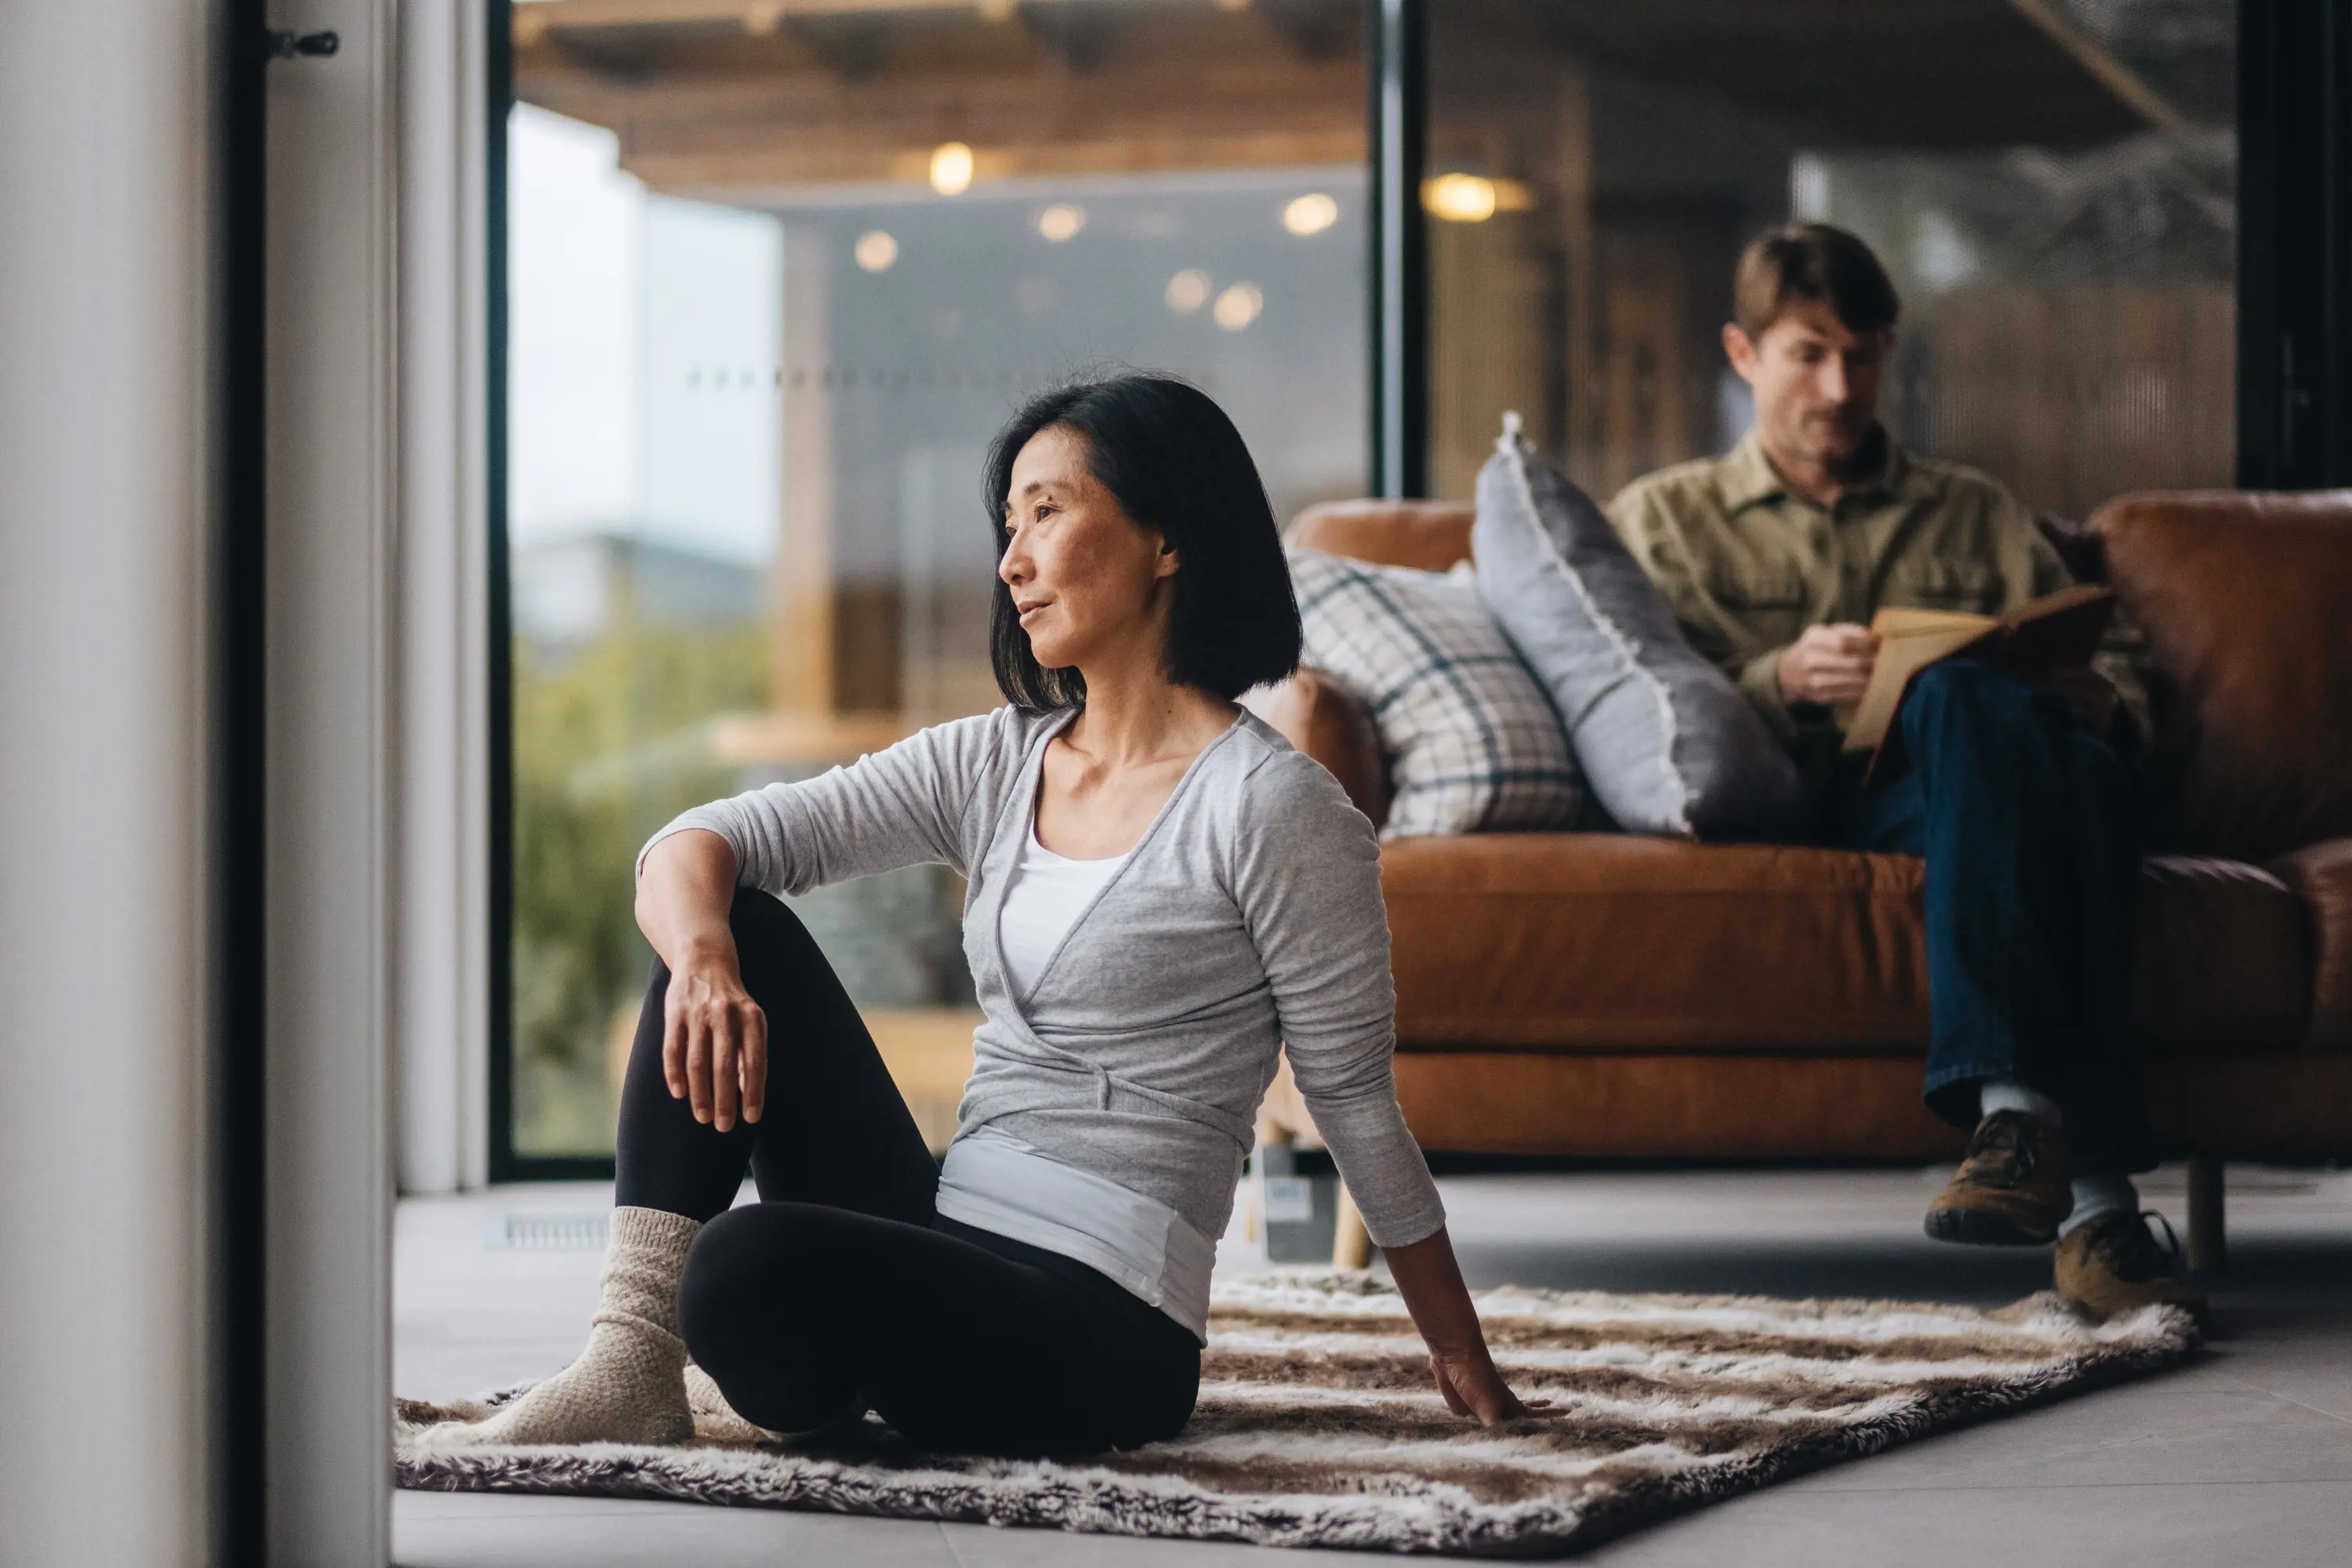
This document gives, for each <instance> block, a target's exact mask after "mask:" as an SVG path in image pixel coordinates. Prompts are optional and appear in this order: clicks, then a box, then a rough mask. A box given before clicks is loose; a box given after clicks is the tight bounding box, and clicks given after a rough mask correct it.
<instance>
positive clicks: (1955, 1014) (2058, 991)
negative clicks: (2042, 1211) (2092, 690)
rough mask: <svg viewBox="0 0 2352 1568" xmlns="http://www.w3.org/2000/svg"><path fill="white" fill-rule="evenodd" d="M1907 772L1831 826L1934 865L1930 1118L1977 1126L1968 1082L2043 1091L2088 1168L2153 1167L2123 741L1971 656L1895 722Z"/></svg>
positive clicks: (2138, 815)
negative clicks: (2137, 1023) (2136, 997)
mask: <svg viewBox="0 0 2352 1568" xmlns="http://www.w3.org/2000/svg"><path fill="white" fill-rule="evenodd" d="M1897 722H1898V723H1899V724H1900V725H1901V728H1902V741H1903V747H1904V754H1905V758H1906V763H1907V767H1906V770H1905V771H1904V772H1903V773H1900V774H1899V775H1898V776H1896V777H1895V778H1892V779H1888V780H1885V781H1882V782H1880V783H1879V784H1876V785H1875V786H1874V788H1873V789H1871V790H1870V791H1869V792H1868V793H1866V794H1864V795H1861V796H1860V797H1859V798H1858V799H1855V800H1853V802H1852V803H1851V804H1850V805H1848V806H1847V807H1846V808H1845V809H1844V810H1843V811H1835V812H1833V813H1832V818H1833V824H1834V826H1833V828H1832V832H1833V835H1834V837H1837V838H1838V839H1840V840H1841V841H1843V843H1845V844H1846V845H1848V846H1850V847H1853V848H1858V849H1874V850H1882V851H1887V852H1891V853H1895V854H1906V855H1918V856H1922V857H1924V858H1926V860H1927V996H1928V1012H1929V1015H1930V1030H1929V1038H1928V1047H1927V1086H1926V1099H1927V1106H1928V1108H1929V1109H1930V1110H1934V1111H1935V1112H1936V1113H1937V1115H1939V1116H1941V1117H1943V1118H1944V1120H1945V1121H1950V1122H1952V1123H1954V1124H1956V1125H1959V1126H1971V1125H1973V1124H1974V1123H1975V1122H1976V1121H1977V1086H1978V1085H1979V1083H1981V1082H1983V1081H1985V1080H1987V1079H2003V1080H2007V1081H2011V1082H2015V1083H2022V1084H2024V1085H2026V1086H2027V1087H2029V1088H2032V1089H2040V1090H2041V1091H2042V1093H2044V1094H2047V1095H2049V1096H2050V1097H2051V1098H2052V1099H2053V1100H2056V1101H2057V1102H2058V1104H2059V1105H2060V1107H2061V1108H2062V1109H2063V1110H2064V1112H2065V1116H2066V1131H2067V1144H2068V1147H2069V1149H2070V1150H2071V1152H2072V1153H2073V1155H2074V1163H2075V1167H2076V1169H2077V1170H2078V1171H2083V1172H2121V1171H2137V1170H2146V1169H2147V1167H2148V1166H2149V1165H2150V1164H2152V1163H2154V1162H2153V1159H2152V1157H2151V1155H2150V1152H2149V1138H2148V1131H2147V1110H2146V1106H2145V1103H2144V1100H2143V1098H2142V1092H2141V1086H2140V1072H2139V1060H2138V1052H2137V1040H2136V1038H2135V1037H2134V1035H2133V1031H2132V1016H2131V1000H2132V987H2131V961H2132V910H2133V902H2134V899H2135V896H2136V894H2137V889H2138V884H2139V876H2140V857H2141V852H2142V844H2143V821H2142V815H2143V805H2142V800H2141V794H2140V790H2139V787H2138V781H2137V776H2136V770H2135V768H2134V767H2133V765H2132V763H2131V762H2130V761H2128V760H2127V759H2126V755H2125V754H2124V752H2127V751H2136V749H2137V748H2136V747H2132V746H2129V745H2128V744H2127V742H2128V741H2129V739H2130V738H2131V732H2130V731H2128V727H2127V726H2126V732H2125V734H2124V735H2123V736H2120V737H2118V739H2117V742H2115V743H2111V742H2109V741H2108V740H2106V739H2103V738H2101V737H2099V736H2096V735H2094V734H2093V733H2091V731H2089V730H2088V729H2087V728H2085V727H2084V725H2083V724H2082V723H2081V722H2080V721H2077V720H2076V719H2075V717H2074V713H2073V712H2072V710H2069V709H2068V708H2067V707H2066V705H2065V704H2064V703H2063V702H2062V701H2061V700H2059V699H2057V698H2056V697H2055V696H2053V694H2051V693H2050V692H2048V691H2046V690H2044V689H2042V688H2040V687H2038V686H2036V685H2034V684H2033V683H2032V682H2031V681H2028V680H2025V679H2021V678H2019V677H2017V676H2014V675H2011V674H2009V673H2007V672H2005V671H2002V670H1999V669H1995V668H1991V667H1990V666H1989V665H1984V664H1978V663H1972V662H1970V661H1968V660H1965V659H1948V660H1946V661H1945V662H1943V663H1941V664H1937V665H1934V666H1931V667H1929V668H1927V669H1925V670H1922V671H1921V672H1920V673H1919V675H1918V676H1917V677H1916V679H1914V681H1913V682H1912V687H1911V690H1910V692H1909V693H1908V694H1907V695H1906V697H1905V699H1904V701H1903V709H1902V712H1901V714H1900V716H1899V718H1898V720H1897Z"/></svg>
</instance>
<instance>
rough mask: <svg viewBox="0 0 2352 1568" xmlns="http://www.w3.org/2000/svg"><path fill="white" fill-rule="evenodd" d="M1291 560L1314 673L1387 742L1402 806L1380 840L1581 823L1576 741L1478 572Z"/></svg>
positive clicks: (1392, 810)
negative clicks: (1501, 624) (1502, 623)
mask: <svg viewBox="0 0 2352 1568" xmlns="http://www.w3.org/2000/svg"><path fill="white" fill-rule="evenodd" d="M1289 553H1290V577H1291V582H1292V584H1294V585H1295V586H1296V587H1297V591H1298V613H1299V618H1300V620H1301V621H1302V622H1303V623H1304V625H1305V627H1306V632H1307V650H1306V658H1305V660H1304V662H1305V663H1306V664H1307V665H1308V666H1310V667H1312V668H1316V669H1318V670H1321V671H1322V672H1323V673H1325V674H1326V675H1328V676H1330V677H1332V678H1333V679H1336V680H1338V681H1339V683H1340V684H1341V685H1342V686H1345V687H1347V688H1348V689H1349V690H1350V691H1352V692H1353V693H1354V694H1355V695H1356V696H1357V697H1358V698H1360V700H1362V701H1363V703H1364V704H1365V706H1366V707H1367V708H1369V709H1370V710H1371V715H1372V722H1373V724H1374V725H1375V726H1376V727H1377V728H1378V729H1379V731H1380V734H1381V753H1382V755H1383V756H1384V758H1385V759H1386V761H1387V763H1388V773H1389V791H1390V794H1391V797H1392V798H1391V804H1390V806H1389V820H1388V824H1387V826H1384V827H1382V828H1381V837H1383V838H1414V837H1428V836H1430V835H1433V834H1444V833H1475V832H1478V831H1481V830H1482V829H1483V830H1503V829H1511V828H1517V829H1534V828H1547V827H1558V828H1564V827H1567V826H1570V823H1571V822H1572V821H1573V820H1574V819H1575V817H1576V814H1577V808H1578V807H1579V806H1580V805H1581V804H1582V803H1583V799H1584V784H1583V780H1582V779H1581V778H1580V776H1579V774H1578V773H1577V769H1576V761H1575V758H1574V757H1573V756H1571V755H1570V752H1569V749H1568V737H1567V734H1566V732H1565V731H1563V730H1562V729H1561V727H1560V722H1559V717H1558V716H1557V715H1556V714H1554V713H1553V711H1552V708H1551V702H1550V700H1549V699H1548V698H1546V697H1545V696H1544V694H1543V689H1542V688H1540V687H1538V685H1537V684H1536V682H1535V677H1533V676H1532V675H1530V674H1528V669H1527V667H1526V666H1525V665H1523V664H1521V663H1520V662H1519V658H1518V655H1517V654H1516V653H1514V652H1513V651H1512V649H1511V645H1510V642H1509V641H1508V640H1507V638H1506V637H1504V636H1503V634H1502V632H1501V630H1500V629H1499V628H1497V627H1496V625H1495V623H1494V620H1493V618H1492V617H1491V616H1488V615H1487V614H1486V605H1484V604H1483V603H1481V602H1480V600H1479V598H1478V590H1477V587H1476V585H1475V582H1474V580H1473V579H1472V578H1471V576H1470V574H1469V569H1468V567H1467V566H1466V565H1465V566H1461V567H1456V568H1455V569H1454V573H1453V574H1447V573H1439V572H1412V571H1408V570H1406V569H1404V568H1402V567H1397V566H1373V565H1370V564H1368V563H1364V562H1361V561H1350V560H1349V559H1347V558H1346V557H1344V556H1339V555H1330V554H1326V553H1325V552H1322V551H1319V550H1306V549H1297V548H1294V549H1293V550H1291V551H1290V552H1289Z"/></svg>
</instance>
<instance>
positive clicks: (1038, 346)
mask: <svg viewBox="0 0 2352 1568" xmlns="http://www.w3.org/2000/svg"><path fill="white" fill-rule="evenodd" d="M510 28H511V32H510V43H511V48H512V83H513V102H512V106H511V110H510V112H509V117H508V120H507V122H506V130H507V154H506V163H505V173H506V180H507V186H506V197H505V202H506V205H505V216H506V221H507V225H508V228H507V237H506V245H505V261H504V265H505V273H504V282H505V291H506V300H507V312H508V329H507V339H506V341H507V344H508V355H509V358H508V362H507V367H506V375H505V383H504V390H505V397H506V409H505V416H504V420H505V431H506V454H507V480H506V485H505V493H504V496H503V498H502V499H503V502H504V506H505V536H506V540H507V545H508V556H507V560H508V563H509V577H510V583H509V594H508V598H507V610H508V613H509V620H510V637H509V640H508V641H507V643H506V645H505V646H506V647H507V649H508V651H509V656H510V660H511V669H510V684H509V686H508V687H507V688H506V689H507V690H508V691H509V693H510V697H511V713H510V736H511V753H510V754H511V762H512V781H511V816H510V819H509V830H510V840H509V842H510V848H509V855H508V857H507V858H506V861H505V864H506V866H507V867H508V868H509V876H510V882H509V887H508V889H506V893H507V900H508V907H509V909H510V911H511V912H510V917H509V918H510V925H511V938H510V946H509V948H508V950H507V957H508V959H509V964H510V967H509V1001H508V1003H507V1005H506V1008H505V1015H504V1019H503V1022H504V1025H505V1030H506V1043H505V1045H504V1046H503V1047H502V1048H501V1049H500V1050H499V1051H498V1053H497V1056H498V1068H497V1083H496V1085H495V1086H494V1089H495V1092H494V1095H493V1099H494V1102H495V1103H494V1121H495V1122H496V1127H495V1128H494V1132H493V1136H494V1139H496V1140H498V1141H499V1151H498V1158H497V1160H496V1162H495V1163H496V1165H497V1168H498V1169H499V1172H500V1173H502V1174H506V1175H523V1174H531V1173H562V1172H570V1171H580V1170H585V1169H591V1168H593V1163H594V1162H596V1161H597V1160H598V1159H600V1158H604V1157H609V1153H610V1150H611V1147H612V1142H611V1141H612V1128H613V1113H614V1089H615V1085H616V1084H617V1082H618V1079H619V1074H620V1069H621V1064H622V1062H623V1061H624V1059H625V1054H626V1051H627V1048H628V1043H629V1038H630V1036H631V1034H632V1032H633V1030H634V1028H635V1019H636V1013H637V1007H638V1002H639V998H640V995H641V993H642V991H643V988H644V985H645V983H646V973H647V971H648V968H649V965H650V963H651V954H650V953H649V952H648V951H647V950H646V946H645V944H644V942H643V941H642V940H641V939H640V938H639V936H638V935H637V933H636V931H635V924H634V921H632V918H631V913H630V900H631V867H632V862H633V858H634V856H635V851H636V849H637V847H638V845H639V844H640V843H641V842H642V841H643V839H644V838H645V837H646V835H647V834H648V833H650V832H651V831H653V830H654V829H655V828H656V827H658V826H660V825H661V824H662V822H664V821H665V820H667V818H668V817H669V816H671V815H672V814H674V813H675V812H677V811H678V810H679V809H681V808H683V807H685V806H688V805H693V804H695V803H697V802H699V801H703V800H707V799H709V798H711V797H713V796H716V795H725V794H729V793H731V792H734V791H737V790H741V789H746V788H750V787H753V786H756V785H758V784H763V783H766V782H769V781H771V780H777V779H792V778H799V777H805V776H808V775H810V774H812V773H816V772H819V771H822V770H823V769H824V768H827V767H831V766H834V765H835V764H837V763H845V762H848V761H850V760H852V759H854V758H856V756H857V755H858V754H860V753H861V752H867V751H871V750H874V749H877V748H878V747H881V746H884V745H887V744H888V743H889V742H892V741H895V740H897V739H898V738H899V737H900V736H903V735H905V734H908V733H909V732H910V731H913V730H914V729H916V728H918V727H919V726H921V725H924V724H928V723H933V722H937V721H940V720H944V719H950V718H954V717H957V716H959V715H962V714H967V713H972V712H978V711H982V710H985V709H987V708H990V707H992V706H994V705H995V704H996V702H997V701H998V700H999V699H998V697H997V695H996V691H995V688H994V685H993V682H992V679H991V677H990V674H989V668H988V664H987V658H986V633H985V607H986V603H987V590H988V588H989V586H990V584H991V581H992V570H993V550H992V529H993V521H992V519H991V518H990V517H988V516H987V514H986V512H985V510H984V508H983V507H982V501H981V495H980V464H981V457H982V451H983V450H984V448H985V447H986V445H987V442H988V440H989V438H990V437H991V436H992V434H993V433H994V431H995V430H996V428H997V427H998V426H999V425H1000V424H1002V423H1003V420H1004V418H1005V417H1006V416H1007V415H1008V414H1009V413H1010V412H1011V411H1012V410H1013V407H1014V406H1015V405H1018V404H1019V403H1020V402H1021V401H1022V400H1023V399H1024V398H1025V397H1026V396H1028V395H1031V394H1034V393H1035V392H1038V391H1040V390H1043V389H1045V387H1048V386H1050V385H1053V384H1055V383H1057V382H1060V381H1062V380H1065V379H1067V378H1070V377H1072V376H1076V375H1083V374H1090V373H1093V372H1096V371H1098V370H1102V369H1107V368H1111V367H1117V366H1121V365H1133V366H1149V367H1153V368H1159V369H1164V370H1171V371H1174V372H1177V373H1178V374H1183V375H1185V376H1188V377H1190V378H1192V379H1193V380H1194V381H1196V382H1198V383H1199V384H1201V385H1202V386H1203V387H1205V388H1206V389H1208V390H1209V391H1210V392H1211V393H1212V394H1213V395H1215V396H1216V397H1217V398H1218V400H1219V401H1220V402H1222V403H1223V405H1224V406H1225V407H1226V409H1227V410H1228V411H1230V412H1231V413H1232V414H1233V416H1234V418H1235V420H1236V421H1237V422H1238V423H1239V425H1240V426H1241V428H1242V431H1243V433H1244V436H1245V437H1247V438H1248V439H1249V442H1250V444H1251V447H1252V449H1253V451H1254V452H1255V454H1256V456H1257V458H1258V461H1259V464H1260V466H1261V468H1262V469H1263V470H1264V472H1265V479H1266V483H1267V486H1268V488H1269V489H1270V490H1271V491H1272V492H1273V498H1274V501H1275V505H1276V510H1277V512H1278V513H1279V514H1280V515H1282V516H1284V517H1287V516H1289V515H1290V514H1292V513H1294V512H1295V511H1297V510H1298V509H1299V508H1300V507H1302V506H1304V505H1306V504H1307V503H1309V502H1311V501H1315V500H1323V499H1326V498H1329V497H1337V496H1346V495H1355V494H1360V493H1361V491H1362V489H1363V488H1364V483H1365V473H1366V468H1367V464H1368V454H1367V452H1366V449H1365V431H1366V429H1367V426H1368V423H1369V421H1368V414H1367V410H1366V406H1365V395H1366V394H1365V387H1366V381H1367V371H1366V364H1365V359H1364V337H1365V332H1364V323H1365V321H1366V319H1367V303H1366V299H1365V291H1364V287H1365V286H1364V280H1363V279H1364V258H1365V255H1366V252H1367V230H1366V222H1367V215H1366V211H1365V177H1364V167H1365V136H1364V105H1365V101H1366V82H1365V74H1364V73H1365V67H1364V44H1363V15H1362V8H1361V5H1360V3H1359V0H1257V3H1256V4H1255V5H1252V4H1250V3H1248V0H1242V3H1241V4H1238V5H1233V4H1212V3H1211V0H1119V3H1106V0H1024V3H1022V4H1019V5H1014V4H1012V3H1010V0H1007V3H1005V4H1002V5H999V4H992V3H982V4H979V5H974V4H971V3H970V0H962V3H957V4H949V3H945V0H940V3H936V4H924V3H915V4H909V3H908V0H824V4H822V5H819V4H794V5H758V4H749V5H747V4H743V3H741V0H736V3H733V4H709V3H705V0H526V3H522V4H517V5H514V6H513V7H512V12H511V20H510ZM959 896H960V889H959V888H958V886H957V885H956V884H955V882H954V880H953V879H951V878H950V876H949V875H948V874H946V873H945V872H944V871H942V870H940V869H938V868H919V869H913V870H908V871H905V872H901V873H898V874H896V875H892V876H887V877H881V878H876V879H870V880H868V881H865V882H860V883H856V884H853V885H849V886H845V887H841V888H837V889H825V890H824V891H821V892H819V893H817V894H814V895H812V896H811V897H809V898H807V899H805V900H799V903H798V909H799V912H800V914H801V916H802V918H803V920H804V921H806V922H807V923H808V924H809V926H810V928H811V929H812V930H813V931H814V932H815V933H816V935H817V939H818V941H819V942H821V943H822V944H823V945H824V949H825V951H826V953H827V955H828V956H829V957H830V958H831V960H832V961H833V963H834V964H835V968H836V969H837V970H838V971H839V972H840V973H841V974H842V976H843V978H844V980H845V982H846V984H848V986H849V988H850V990H851V993H852V994H853V995H854V996H855V997H856V1000H857V1001H858V1003H859V1005H860V1006H861V1007H862V1008H863V1009H864V1010H865V1012H866V1017H867V1020H868V1022H869V1024H870V1025H871V1026H872V1027H873V1029H874V1032H875V1035H876V1037H877V1041H878V1042H879V1043H880V1044H881V1046H882V1047H883V1049H884V1052H885V1055H886V1056H887V1058H889V1060H890V1062H891V1065H892V1068H893V1070H894V1072H895V1073H896V1074H897V1075H898V1079H899V1082H900V1084H901V1087H902V1088H904V1089H906V1090H907V1092H908V1099H909V1101H910V1103H912V1104H913V1105H914V1108H915V1110H916V1112H917V1115H918V1118H919V1120H920V1121H922V1123H923V1125H924V1127H925V1130H926V1131H927V1133H929V1135H930V1136H932V1137H933V1138H934V1139H935V1140H938V1141H940V1142H943V1141H944V1139H945V1137H946V1135H947V1133H948V1131H950V1129H951V1127H952V1119H953V1110H954V1103H955V1100H956V1098H957V1095H958V1092H959V1091H960V1089H961V1081H962V1077H963V1074H964V1071H965V1070H966V1068H967V1065H968V1060H969V1042H970V1037H971V1024H972V1022H973V1018H974V1015H973V1014H972V1012H971V979H970V976H969V975H968V974H967V973H965V971H964V967H963V962H962V955H961V945H960V941H959V937H958V921H957V913H958V900H959Z"/></svg>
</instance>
